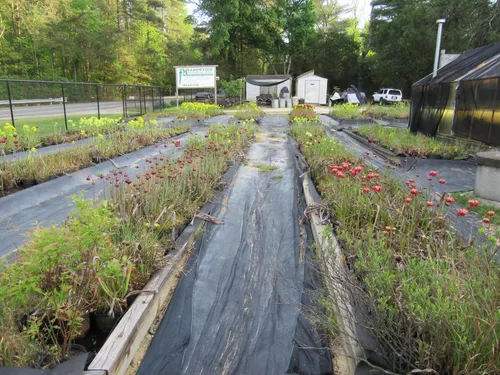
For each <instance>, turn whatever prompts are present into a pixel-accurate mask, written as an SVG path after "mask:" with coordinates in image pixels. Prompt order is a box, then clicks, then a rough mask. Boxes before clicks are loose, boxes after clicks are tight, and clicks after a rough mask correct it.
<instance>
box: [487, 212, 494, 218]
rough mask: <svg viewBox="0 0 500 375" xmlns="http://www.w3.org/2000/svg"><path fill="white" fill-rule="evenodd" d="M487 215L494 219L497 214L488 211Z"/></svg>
mask: <svg viewBox="0 0 500 375" xmlns="http://www.w3.org/2000/svg"><path fill="white" fill-rule="evenodd" d="M486 215H488V216H489V217H493V216H495V212H494V211H488V212H487V213H486Z"/></svg>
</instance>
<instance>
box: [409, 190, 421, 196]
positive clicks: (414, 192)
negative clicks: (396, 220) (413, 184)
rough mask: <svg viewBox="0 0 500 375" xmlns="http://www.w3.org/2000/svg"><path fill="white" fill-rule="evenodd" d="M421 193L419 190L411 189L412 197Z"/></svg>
mask: <svg viewBox="0 0 500 375" xmlns="http://www.w3.org/2000/svg"><path fill="white" fill-rule="evenodd" d="M418 193H419V191H418V189H411V190H410V194H411V195H417V194H418Z"/></svg>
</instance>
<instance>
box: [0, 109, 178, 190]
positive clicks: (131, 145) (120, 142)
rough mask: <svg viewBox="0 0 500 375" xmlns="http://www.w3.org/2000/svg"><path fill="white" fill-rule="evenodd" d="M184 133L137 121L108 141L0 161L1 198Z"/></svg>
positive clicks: (152, 122) (129, 123) (108, 137)
mask: <svg viewBox="0 0 500 375" xmlns="http://www.w3.org/2000/svg"><path fill="white" fill-rule="evenodd" d="M186 131H187V128H186V127H178V128H175V129H165V128H162V127H159V126H158V124H157V123H156V121H154V120H151V121H148V122H146V121H144V120H143V119H142V118H139V119H138V120H133V121H130V122H128V123H127V125H126V126H125V128H123V129H122V131H117V132H114V133H111V134H109V135H108V136H107V137H104V136H102V135H101V136H100V137H96V138H97V139H96V140H95V142H94V143H92V144H88V145H84V146H79V147H73V148H71V149H66V150H62V151H59V152H56V153H53V154H40V155H38V154H37V153H36V151H35V152H30V154H29V155H28V157H26V158H22V159H19V160H10V161H1V160H0V194H9V193H10V192H12V191H17V190H20V189H22V188H24V187H29V186H31V185H33V183H35V182H36V183H40V182H43V181H47V180H49V179H51V178H54V177H57V176H61V175H64V174H67V173H71V172H74V171H77V170H80V169H82V168H85V167H88V166H90V165H93V164H95V163H100V162H102V161H105V160H108V159H111V158H113V157H116V156H118V155H123V154H126V153H128V152H131V151H134V150H137V149H139V148H142V147H146V146H150V145H152V144H154V143H156V142H159V141H166V140H168V139H169V138H170V137H171V136H173V135H177V134H180V133H183V132H186Z"/></svg>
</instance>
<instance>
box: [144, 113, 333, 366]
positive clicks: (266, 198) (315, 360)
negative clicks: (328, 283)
mask: <svg viewBox="0 0 500 375" xmlns="http://www.w3.org/2000/svg"><path fill="white" fill-rule="evenodd" d="M261 126H262V130H263V132H262V133H261V134H260V135H259V136H258V137H257V142H256V143H255V144H253V145H252V146H251V148H250V149H249V151H248V153H247V163H246V164H245V165H244V166H241V167H240V169H239V170H238V172H237V174H236V176H235V178H234V180H233V184H232V186H230V187H229V188H228V189H227V190H226V195H225V199H224V200H223V201H222V202H220V204H219V208H218V210H217V212H214V213H213V215H215V216H216V217H217V218H218V219H220V220H223V221H224V224H222V225H214V224H210V225H209V226H208V229H207V231H206V232H205V233H204V234H203V235H202V237H201V238H200V240H199V241H198V244H197V250H196V252H195V255H193V257H192V259H191V261H190V264H188V266H187V268H186V271H185V274H184V275H183V276H182V278H181V280H180V282H179V285H178V287H177V289H176V291H175V294H174V296H173V299H172V301H171V303H170V305H169V308H168V310H167V313H166V315H165V317H164V319H163V321H162V322H161V324H160V326H159V328H158V330H157V332H156V335H155V337H154V339H153V341H152V344H151V346H150V348H149V350H148V352H147V353H146V356H145V358H144V360H143V362H142V365H141V367H140V369H139V371H138V374H141V375H146V374H148V375H155V374H285V373H291V374H294V373H300V374H329V373H332V370H331V361H330V355H329V352H328V351H327V350H322V349H316V348H324V347H327V346H328V345H327V344H326V343H325V342H324V340H321V339H320V337H319V336H318V334H317V332H316V331H315V330H314V329H312V327H311V326H310V324H309V322H308V321H307V319H304V317H303V316H302V314H301V303H303V302H304V296H305V295H307V294H308V293H307V290H306V289H308V288H310V287H311V285H313V284H317V281H318V280H317V279H316V280H315V278H314V275H312V274H311V272H310V270H308V267H307V263H308V262H307V261H305V258H307V257H308V255H310V254H309V253H310V249H309V248H308V247H307V241H308V237H309V236H307V231H306V230H305V229H304V228H303V227H302V224H300V222H301V220H300V217H301V215H302V213H303V209H304V207H303V206H301V201H300V190H299V187H298V183H297V182H298V176H297V172H296V170H295V167H294V159H293V155H292V153H291V151H290V149H289V144H288V142H287V138H286V135H285V134H284V133H283V131H286V130H287V129H288V121H287V120H286V117H285V116H265V117H264V119H263V120H262V122H261ZM309 241H310V239H309ZM306 299H307V300H309V298H306ZM302 306H303V305H302Z"/></svg>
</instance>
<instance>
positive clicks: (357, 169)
mask: <svg viewBox="0 0 500 375" xmlns="http://www.w3.org/2000/svg"><path fill="white" fill-rule="evenodd" d="M362 170H363V167H356V168H354V172H355V173H356V174H357V173H361V171H362Z"/></svg>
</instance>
